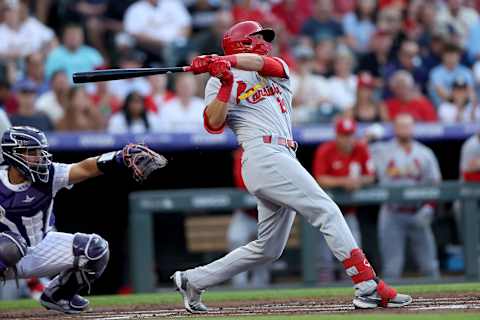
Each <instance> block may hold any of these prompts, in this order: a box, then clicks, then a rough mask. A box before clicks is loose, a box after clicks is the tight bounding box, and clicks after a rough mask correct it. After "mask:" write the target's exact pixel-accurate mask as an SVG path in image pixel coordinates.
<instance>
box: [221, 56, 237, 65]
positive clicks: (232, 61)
mask: <svg viewBox="0 0 480 320" xmlns="http://www.w3.org/2000/svg"><path fill="white" fill-rule="evenodd" d="M222 59H223V60H226V61H228V62H230V66H232V68H235V67H236V66H237V62H238V61H237V56H236V55H234V54H232V55H229V56H223V57H222Z"/></svg>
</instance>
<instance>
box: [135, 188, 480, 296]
mask: <svg viewBox="0 0 480 320" xmlns="http://www.w3.org/2000/svg"><path fill="white" fill-rule="evenodd" d="M329 194H330V195H331V196H332V198H333V199H334V200H335V201H336V202H337V203H338V204H341V205H350V204H355V205H362V204H382V203H385V202H405V203H415V202H421V201H430V200H434V201H438V202H451V201H456V200H459V201H461V202H462V206H461V207H462V219H461V220H462V226H461V229H462V232H463V242H464V253H465V278H466V279H468V280H471V279H476V280H478V279H480V214H479V212H478V201H479V200H480V184H471V183H459V182H457V181H445V182H443V183H442V184H441V185H438V186H431V185H430V186H415V187H388V188H387V187H381V186H373V187H369V188H365V189H362V190H358V191H355V192H341V191H331V192H329ZM129 206H130V208H129V224H128V226H129V234H128V236H129V267H130V268H129V269H130V280H131V282H132V285H133V288H134V291H135V292H152V291H154V290H155V274H154V260H155V259H154V240H153V239H154V234H153V233H154V230H153V215H154V214H172V213H175V214H178V213H182V212H183V213H185V212H188V214H191V215H194V214H197V213H202V214H204V213H205V211H208V212H215V211H227V210H234V209H236V208H254V207H255V206H256V202H255V198H254V197H252V196H251V195H250V194H248V193H247V192H244V191H240V190H238V189H230V188H220V189H188V190H174V191H139V192H134V193H131V194H130V198H129ZM301 226H302V227H301V256H302V269H303V270H302V272H303V282H304V284H305V285H307V286H308V285H314V284H315V283H316V280H317V276H316V271H315V263H314V262H313V261H312V259H314V256H313V255H312V254H310V253H311V252H313V250H315V247H316V243H315V240H314V239H315V233H316V232H318V231H317V230H315V229H314V228H313V227H311V226H310V225H309V224H308V223H307V222H305V220H304V219H302V222H301Z"/></svg>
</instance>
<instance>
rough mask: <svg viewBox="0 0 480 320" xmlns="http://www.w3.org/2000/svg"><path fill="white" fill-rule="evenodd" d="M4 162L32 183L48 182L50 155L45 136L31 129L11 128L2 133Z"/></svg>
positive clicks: (25, 127) (22, 127) (24, 127)
mask: <svg viewBox="0 0 480 320" xmlns="http://www.w3.org/2000/svg"><path fill="white" fill-rule="evenodd" d="M1 147H2V151H3V158H4V161H5V162H6V163H7V164H8V165H10V166H12V167H14V168H16V169H17V170H18V171H20V172H21V173H22V174H23V175H24V176H25V178H27V179H28V180H30V181H32V182H37V181H40V182H43V183H46V182H48V177H49V168H50V165H51V163H52V162H51V157H52V155H51V154H50V153H49V152H48V151H47V147H48V143H47V138H46V137H45V134H44V133H43V132H42V131H40V130H38V129H35V128H33V127H27V126H18V127H11V128H9V129H8V130H7V131H5V132H4V133H3V136H2V141H1Z"/></svg>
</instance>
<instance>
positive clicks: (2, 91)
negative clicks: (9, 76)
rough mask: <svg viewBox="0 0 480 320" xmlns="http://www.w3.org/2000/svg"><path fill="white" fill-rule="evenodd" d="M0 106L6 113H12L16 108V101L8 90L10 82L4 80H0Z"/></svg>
mask: <svg viewBox="0 0 480 320" xmlns="http://www.w3.org/2000/svg"><path fill="white" fill-rule="evenodd" d="M0 108H2V109H3V110H5V112H7V113H8V114H13V113H15V112H16V111H17V109H18V101H17V99H15V96H14V95H13V94H12V91H11V90H10V84H9V83H8V81H6V80H3V79H2V80H0Z"/></svg>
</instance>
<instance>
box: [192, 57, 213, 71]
mask: <svg viewBox="0 0 480 320" xmlns="http://www.w3.org/2000/svg"><path fill="white" fill-rule="evenodd" d="M217 59H218V56H216V55H204V56H198V57H195V58H194V59H193V61H192V63H191V64H190V71H191V72H193V74H200V73H206V72H208V71H209V69H208V68H209V66H210V64H211V63H213V62H214V61H216V60H217Z"/></svg>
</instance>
